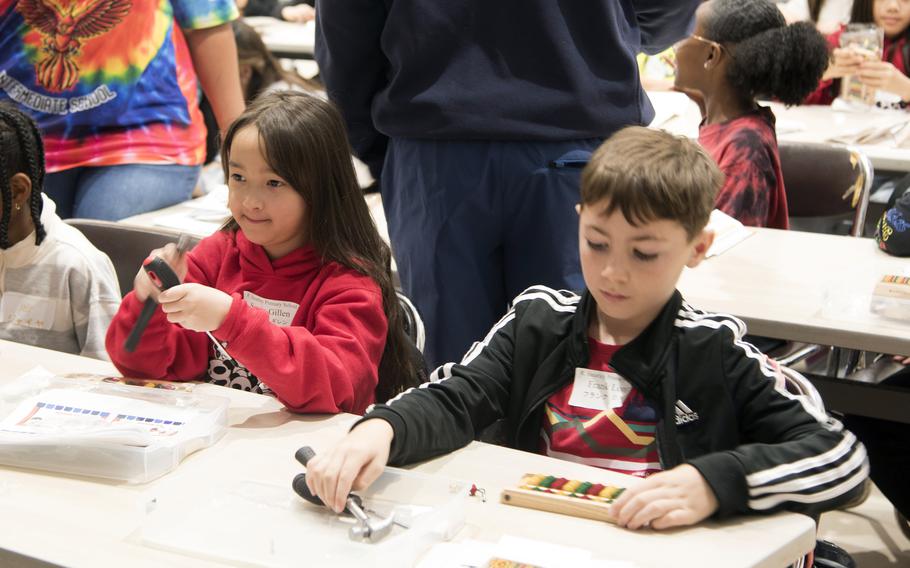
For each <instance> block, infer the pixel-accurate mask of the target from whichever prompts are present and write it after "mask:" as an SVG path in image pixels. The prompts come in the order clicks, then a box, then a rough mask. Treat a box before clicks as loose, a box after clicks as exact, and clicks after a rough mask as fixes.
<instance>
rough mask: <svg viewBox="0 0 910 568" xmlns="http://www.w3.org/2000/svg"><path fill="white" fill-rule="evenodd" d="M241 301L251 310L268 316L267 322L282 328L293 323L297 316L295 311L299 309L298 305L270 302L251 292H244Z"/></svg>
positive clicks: (280, 301) (276, 301) (277, 301)
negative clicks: (265, 313)
mask: <svg viewBox="0 0 910 568" xmlns="http://www.w3.org/2000/svg"><path fill="white" fill-rule="evenodd" d="M243 300H244V301H245V302H246V303H247V305H249V306H250V307H251V308H256V309H259V310H265V311H266V312H267V313H268V314H269V321H270V322H272V323H273V324H275V325H280V326H282V327H287V326H289V325H291V322H293V321H294V316H295V315H297V310H298V309H299V308H300V304H295V303H294V302H285V301H283V300H270V299H268V298H263V297H262V296H257V295H256V294H253V293H252V292H244V293H243Z"/></svg>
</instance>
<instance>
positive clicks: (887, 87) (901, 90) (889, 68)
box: [857, 61, 910, 100]
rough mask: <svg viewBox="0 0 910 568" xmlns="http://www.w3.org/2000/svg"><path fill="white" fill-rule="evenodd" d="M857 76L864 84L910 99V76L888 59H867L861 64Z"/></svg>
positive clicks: (903, 98)
mask: <svg viewBox="0 0 910 568" xmlns="http://www.w3.org/2000/svg"><path fill="white" fill-rule="evenodd" d="M857 77H859V80H860V81H861V82H862V83H863V84H864V85H868V86H870V87H875V88H876V89H881V90H883V91H886V92H889V93H893V94H895V95H898V96H899V97H900V98H901V99H902V100H910V78H908V77H907V76H906V75H904V74H903V73H901V72H900V71H899V70H898V68H897V67H895V66H894V64H893V63H890V62H888V61H867V62H865V63H863V64H862V65H860V66H859V71H858V72H857Z"/></svg>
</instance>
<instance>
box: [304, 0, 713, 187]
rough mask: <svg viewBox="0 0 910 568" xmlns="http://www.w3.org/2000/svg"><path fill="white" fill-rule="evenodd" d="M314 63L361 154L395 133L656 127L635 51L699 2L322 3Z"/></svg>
mask: <svg viewBox="0 0 910 568" xmlns="http://www.w3.org/2000/svg"><path fill="white" fill-rule="evenodd" d="M317 1H318V3H317V8H316V18H317V32H316V59H317V61H318V62H319V70H320V75H321V77H322V79H323V81H324V82H325V84H326V87H327V89H328V94H329V97H330V98H331V99H332V100H333V101H335V102H336V103H337V104H338V105H339V106H340V107H341V109H342V112H343V113H344V116H345V119H346V120H347V123H348V132H349V134H350V137H351V144H352V145H353V147H354V152H355V154H357V155H358V156H359V157H360V158H361V159H363V160H364V161H365V162H366V163H367V164H369V165H370V168H371V170H373V173H374V175H376V174H378V173H379V170H380V167H381V163H382V159H383V157H384V155H385V148H386V143H387V138H386V137H402V138H423V139H436V140H440V139H444V140H522V141H531V140H541V141H560V140H574V139H582V138H593V137H605V136H609V135H610V134H611V133H612V132H614V131H616V130H617V129H619V128H621V127H623V126H627V125H632V124H648V123H649V122H650V121H651V119H652V118H653V112H654V111H653V109H652V108H651V105H650V103H649V102H648V100H647V97H646V96H645V94H644V92H643V91H642V90H641V86H640V83H639V78H638V67H637V65H636V62H635V56H636V55H637V54H638V53H639V52H640V51H644V52H646V53H657V52H659V51H662V50H663V49H665V48H667V47H669V46H671V45H672V44H673V43H674V42H676V41H678V40H679V39H681V38H682V37H684V36H685V35H686V34H687V33H688V32H689V31H690V29H691V25H692V22H693V16H694V13H695V9H696V8H697V7H698V5H699V4H700V0H487V1H480V0H317Z"/></svg>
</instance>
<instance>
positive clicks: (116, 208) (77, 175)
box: [44, 164, 201, 221]
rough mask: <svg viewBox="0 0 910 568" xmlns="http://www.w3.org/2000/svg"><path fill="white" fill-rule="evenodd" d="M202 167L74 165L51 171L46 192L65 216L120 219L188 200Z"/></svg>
mask: <svg viewBox="0 0 910 568" xmlns="http://www.w3.org/2000/svg"><path fill="white" fill-rule="evenodd" d="M200 169H201V168H200V167H199V166H181V165H176V164H164V165H146V164H126V165H122V166H101V167H81V168H72V169H69V170H63V171H60V172H55V173H52V174H48V175H47V176H46V177H45V179H44V192H45V193H46V194H47V195H48V196H49V197H50V198H51V199H53V200H54V203H56V204H57V214H58V215H60V217H62V218H64V219H67V218H69V217H80V218H84V219H105V220H108V221H118V220H120V219H123V218H124V217H129V216H131V215H138V214H140V213H146V212H148V211H154V210H155V209H161V208H162V207H167V206H169V205H174V204H175V203H180V202H181V201H186V200H187V199H189V198H190V196H191V195H192V193H193V188H194V187H196V181H197V180H198V179H199V171H200Z"/></svg>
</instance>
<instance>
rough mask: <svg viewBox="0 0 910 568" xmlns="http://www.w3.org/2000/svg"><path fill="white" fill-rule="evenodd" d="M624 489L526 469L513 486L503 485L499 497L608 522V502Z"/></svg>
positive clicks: (611, 518)
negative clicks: (529, 471) (517, 483)
mask: <svg viewBox="0 0 910 568" xmlns="http://www.w3.org/2000/svg"><path fill="white" fill-rule="evenodd" d="M625 490H626V488H625V487H616V486H613V485H604V484H602V483H592V482H590V481H578V480H574V479H566V478H564V477H557V476H555V475H545V474H539V473H529V474H526V475H525V476H524V477H522V478H521V482H520V483H519V485H518V487H517V488H509V489H504V490H503V492H502V497H501V501H502V502H503V503H505V504H507V505H515V506H517V507H526V508H529V509H537V510H540V511H548V512H551V513H559V514H562V515H571V516H573V517H582V518H585V519H594V520H597V521H607V522H610V523H612V522H614V519H613V517H612V516H611V515H610V506H611V505H612V504H613V501H615V500H616V499H617V498H618V497H619V496H620V495H622V493H623V492H624V491H625Z"/></svg>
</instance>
